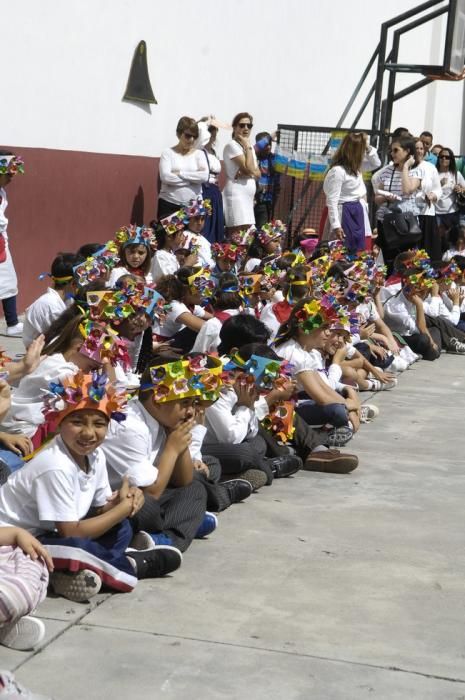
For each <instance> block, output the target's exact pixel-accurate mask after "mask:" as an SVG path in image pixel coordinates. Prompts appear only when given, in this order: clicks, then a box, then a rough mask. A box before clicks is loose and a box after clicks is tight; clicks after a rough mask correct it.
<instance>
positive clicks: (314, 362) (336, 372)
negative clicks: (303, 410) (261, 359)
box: [273, 338, 342, 391]
mask: <svg viewBox="0 0 465 700" xmlns="http://www.w3.org/2000/svg"><path fill="white" fill-rule="evenodd" d="M273 350H274V351H275V353H276V354H277V355H279V357H281V358H282V359H283V360H287V361H288V362H290V363H291V365H293V366H292V368H291V370H292V376H293V378H294V379H295V380H296V381H297V389H298V390H299V391H305V389H304V387H303V385H302V383H301V382H300V381H299V374H301V373H302V372H317V373H318V374H319V376H320V377H321V379H322V380H323V381H324V382H325V383H326V384H328V385H329V386H330V387H331V388H333V389H335V388H336V387H337V386H338V385H339V380H340V378H341V375H342V371H341V368H340V366H339V365H330V367H329V369H328V370H326V368H325V365H324V361H323V357H322V355H321V353H320V351H319V350H311V351H310V352H309V351H308V350H304V348H303V347H302V346H301V345H299V343H298V342H297V340H294V339H293V338H291V339H290V340H286V342H285V343H282V344H281V345H278V346H273Z"/></svg>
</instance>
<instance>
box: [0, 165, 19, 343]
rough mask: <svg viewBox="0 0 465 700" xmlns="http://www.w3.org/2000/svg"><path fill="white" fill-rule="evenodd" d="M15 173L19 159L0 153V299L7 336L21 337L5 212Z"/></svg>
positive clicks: (14, 276)
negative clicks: (9, 188) (9, 186)
mask: <svg viewBox="0 0 465 700" xmlns="http://www.w3.org/2000/svg"><path fill="white" fill-rule="evenodd" d="M17 173H21V174H23V173H24V164H23V161H22V160H21V158H19V157H18V156H15V155H14V154H13V153H11V151H0V299H1V300H2V306H3V314H4V316H5V321H6V326H7V328H6V334H7V335H22V332H23V324H22V323H20V322H19V321H18V311H17V308H16V297H17V295H18V278H17V277H16V270H15V266H14V265H13V259H12V257H11V253H10V248H9V246H8V233H7V228H8V219H7V218H6V215H5V210H6V208H7V206H8V199H7V196H6V190H5V187H7V186H8V185H9V184H10V182H11V180H12V179H13V177H14V176H15V175H16V174H17Z"/></svg>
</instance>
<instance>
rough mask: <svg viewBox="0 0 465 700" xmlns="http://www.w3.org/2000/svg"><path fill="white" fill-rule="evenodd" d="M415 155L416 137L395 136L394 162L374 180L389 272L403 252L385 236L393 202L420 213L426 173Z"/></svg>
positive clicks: (382, 241)
mask: <svg viewBox="0 0 465 700" xmlns="http://www.w3.org/2000/svg"><path fill="white" fill-rule="evenodd" d="M415 156H416V149H415V139H414V138H413V137H412V136H399V137H398V138H395V139H394V140H393V141H392V143H391V162H390V163H389V165H386V166H385V167H384V168H382V169H381V170H378V172H377V173H375V175H374V177H373V179H372V185H373V190H374V193H375V202H376V204H377V205H378V207H379V208H378V211H377V212H376V225H377V229H378V241H379V245H380V246H381V249H382V251H383V257H384V262H385V263H386V265H387V267H388V272H390V271H391V270H392V269H393V263H394V258H395V257H396V255H397V254H398V253H399V252H401V248H393V247H392V246H389V245H388V244H387V242H386V239H385V237H384V229H383V221H384V217H385V215H386V212H387V211H388V207H389V204H391V203H393V202H395V203H397V204H398V205H399V207H400V209H401V210H402V211H403V212H409V211H410V212H412V213H413V214H414V215H415V216H418V214H419V213H420V208H419V207H418V204H417V201H416V193H417V191H418V190H419V189H420V188H421V178H422V176H423V174H422V172H421V171H420V170H419V169H418V168H416V167H413V166H414V164H415ZM410 247H411V244H410V243H408V244H406V245H405V249H406V248H410ZM402 249H404V248H402Z"/></svg>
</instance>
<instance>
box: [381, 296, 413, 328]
mask: <svg viewBox="0 0 465 700" xmlns="http://www.w3.org/2000/svg"><path fill="white" fill-rule="evenodd" d="M416 314H417V311H416V308H415V304H414V303H413V302H411V301H409V300H408V299H406V298H405V297H404V295H403V293H402V292H400V293H399V294H396V295H395V296H392V297H390V298H389V299H388V300H387V302H386V303H385V304H384V320H385V322H386V323H387V325H388V326H389V328H390V329H391V331H394V332H395V333H400V334H401V335H405V336H409V335H413V334H414V333H419V332H420V331H419V330H418V327H417V324H416Z"/></svg>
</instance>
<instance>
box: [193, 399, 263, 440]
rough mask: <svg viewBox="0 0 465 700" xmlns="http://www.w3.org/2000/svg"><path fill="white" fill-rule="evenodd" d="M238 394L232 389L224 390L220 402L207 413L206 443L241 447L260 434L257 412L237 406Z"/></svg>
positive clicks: (208, 409) (207, 410)
mask: <svg viewBox="0 0 465 700" xmlns="http://www.w3.org/2000/svg"><path fill="white" fill-rule="evenodd" d="M236 404H237V394H236V392H235V391H234V389H233V388H232V387H226V388H224V389H222V391H221V393H220V397H219V399H218V401H216V402H215V403H214V404H213V406H209V407H208V408H207V409H206V411H205V427H206V428H207V435H206V438H205V441H206V442H212V443H224V444H226V445H239V444H240V443H241V442H243V441H244V440H245V439H246V438H252V437H255V435H256V434H257V433H258V419H257V416H256V415H255V411H254V410H253V409H252V408H247V406H236Z"/></svg>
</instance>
